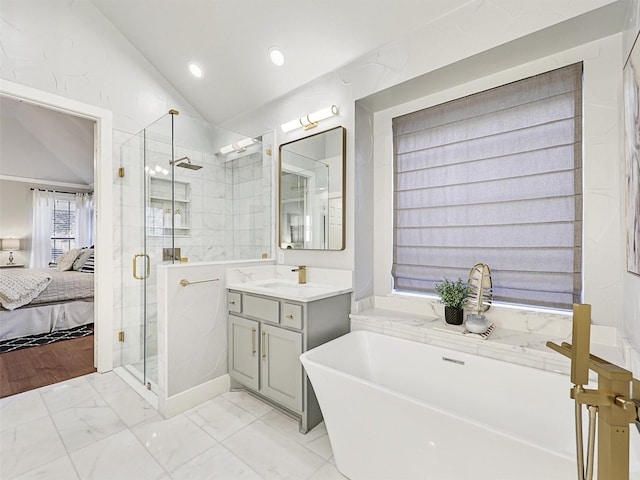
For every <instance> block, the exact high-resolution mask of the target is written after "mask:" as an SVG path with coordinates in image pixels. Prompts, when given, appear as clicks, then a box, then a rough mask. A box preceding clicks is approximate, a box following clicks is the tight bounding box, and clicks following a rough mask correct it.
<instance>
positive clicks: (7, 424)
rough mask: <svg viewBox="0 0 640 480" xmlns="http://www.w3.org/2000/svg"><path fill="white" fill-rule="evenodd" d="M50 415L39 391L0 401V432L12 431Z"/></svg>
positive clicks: (12, 396)
mask: <svg viewBox="0 0 640 480" xmlns="http://www.w3.org/2000/svg"><path fill="white" fill-rule="evenodd" d="M48 415H49V410H47V407H46V405H45V404H44V400H42V396H41V395H40V392H39V391H38V390H31V391H29V392H24V393H19V394H17V395H11V396H10V397H5V398H2V399H0V431H3V430H12V429H14V428H15V427H17V426H18V425H20V424H22V423H28V422H30V421H32V420H35V419H37V418H42V417H46V416H48Z"/></svg>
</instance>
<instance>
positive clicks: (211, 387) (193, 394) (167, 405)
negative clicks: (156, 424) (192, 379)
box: [158, 373, 230, 418]
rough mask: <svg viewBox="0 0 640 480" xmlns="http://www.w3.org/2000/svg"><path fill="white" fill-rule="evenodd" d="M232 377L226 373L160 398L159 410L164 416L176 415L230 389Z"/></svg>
mask: <svg viewBox="0 0 640 480" xmlns="http://www.w3.org/2000/svg"><path fill="white" fill-rule="evenodd" d="M229 384H230V377H229V375H228V374H226V373H225V374H224V375H222V376H220V377H218V378H214V379H213V380H209V381H208V382H205V383H202V384H200V385H198V386H196V387H193V388H190V389H189V390H186V391H184V392H181V393H178V394H177V395H173V396H171V397H167V398H159V399H158V411H159V412H160V413H161V414H162V416H163V417H164V418H171V417H174V416H176V415H178V414H180V413H182V412H184V411H186V410H189V409H190V408H193V407H195V406H196V405H200V404H201V403H203V402H206V401H207V400H211V399H212V398H214V397H217V396H218V395H222V394H223V393H226V392H228V391H229Z"/></svg>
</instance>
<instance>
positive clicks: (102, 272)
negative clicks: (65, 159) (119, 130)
mask: <svg viewBox="0 0 640 480" xmlns="http://www.w3.org/2000/svg"><path fill="white" fill-rule="evenodd" d="M0 95H2V96H6V97H9V98H13V99H15V100H19V101H22V102H28V103H32V104H35V105H39V106H42V107H44V108H49V109H52V110H56V111H58V112H62V113H67V114H69V115H73V116H77V117H81V118H86V119H89V120H93V121H94V122H95V130H94V172H95V177H94V198H95V212H96V216H95V220H96V243H95V247H96V254H95V269H96V273H95V275H96V276H95V282H96V288H95V297H94V299H95V300H94V325H95V327H94V328H95V330H94V332H95V334H94V362H95V367H96V369H97V371H98V372H101V373H102V372H107V371H109V370H111V369H112V368H113V341H112V337H113V276H114V275H113V267H112V265H113V186H112V183H113V182H112V158H111V157H112V130H113V127H112V124H113V120H112V118H113V116H112V113H111V112H110V111H108V110H105V109H102V108H98V107H95V106H93V105H89V104H86V103H82V102H77V101H75V100H71V99H69V98H65V97H61V96H59V95H54V94H52V93H49V92H45V91H42V90H37V89H34V88H31V87H27V86H24V85H20V84H17V83H13V82H8V81H5V80H2V81H0Z"/></svg>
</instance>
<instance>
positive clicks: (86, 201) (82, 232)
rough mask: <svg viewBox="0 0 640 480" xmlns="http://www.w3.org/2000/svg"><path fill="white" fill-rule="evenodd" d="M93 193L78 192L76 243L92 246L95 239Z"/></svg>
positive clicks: (79, 245) (81, 246) (82, 245)
mask: <svg viewBox="0 0 640 480" xmlns="http://www.w3.org/2000/svg"><path fill="white" fill-rule="evenodd" d="M93 230H94V224H93V195H92V194H90V193H76V245H77V246H78V247H80V248H83V247H90V246H92V245H93V239H94V231H93Z"/></svg>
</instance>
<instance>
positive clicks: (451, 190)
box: [392, 63, 582, 308]
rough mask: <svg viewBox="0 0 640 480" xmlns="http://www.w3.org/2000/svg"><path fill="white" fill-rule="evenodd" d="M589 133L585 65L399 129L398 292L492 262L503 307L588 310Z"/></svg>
mask: <svg viewBox="0 0 640 480" xmlns="http://www.w3.org/2000/svg"><path fill="white" fill-rule="evenodd" d="M581 125H582V64H581V63H578V64H574V65H570V66H567V67H563V68H560V69H557V70H553V71H551V72H547V73H544V74H541V75H537V76H534V77H530V78H526V79H524V80H520V81H517V82H514V83H510V84H507V85H504V86H500V87H497V88H493V89H491V90H487V91H484V92H480V93H477V94H473V95H470V96H468V97H464V98H460V99H457V100H453V101H451V102H448V103H445V104H441V105H437V106H434V107H430V108H427V109H424V110H420V111H417V112H414V113H410V114H407V115H404V116H401V117H397V118H394V119H393V138H394V230H393V235H394V245H393V249H394V251H393V271H392V274H393V277H394V288H395V289H397V290H408V291H421V292H433V291H434V286H435V284H436V283H438V282H440V281H442V279H443V278H445V277H446V278H449V279H457V278H458V277H460V278H462V279H466V278H467V277H468V274H469V270H470V268H471V267H472V266H473V265H475V264H476V263H478V262H483V263H487V264H488V265H489V266H490V267H491V270H492V276H493V285H494V300H495V301H503V302H509V303H517V304H526V305H540V306H550V307H559V308H569V307H570V306H571V305H572V304H573V303H574V302H579V301H580V297H581V290H582V283H581V261H582V149H581V143H582V128H581Z"/></svg>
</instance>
